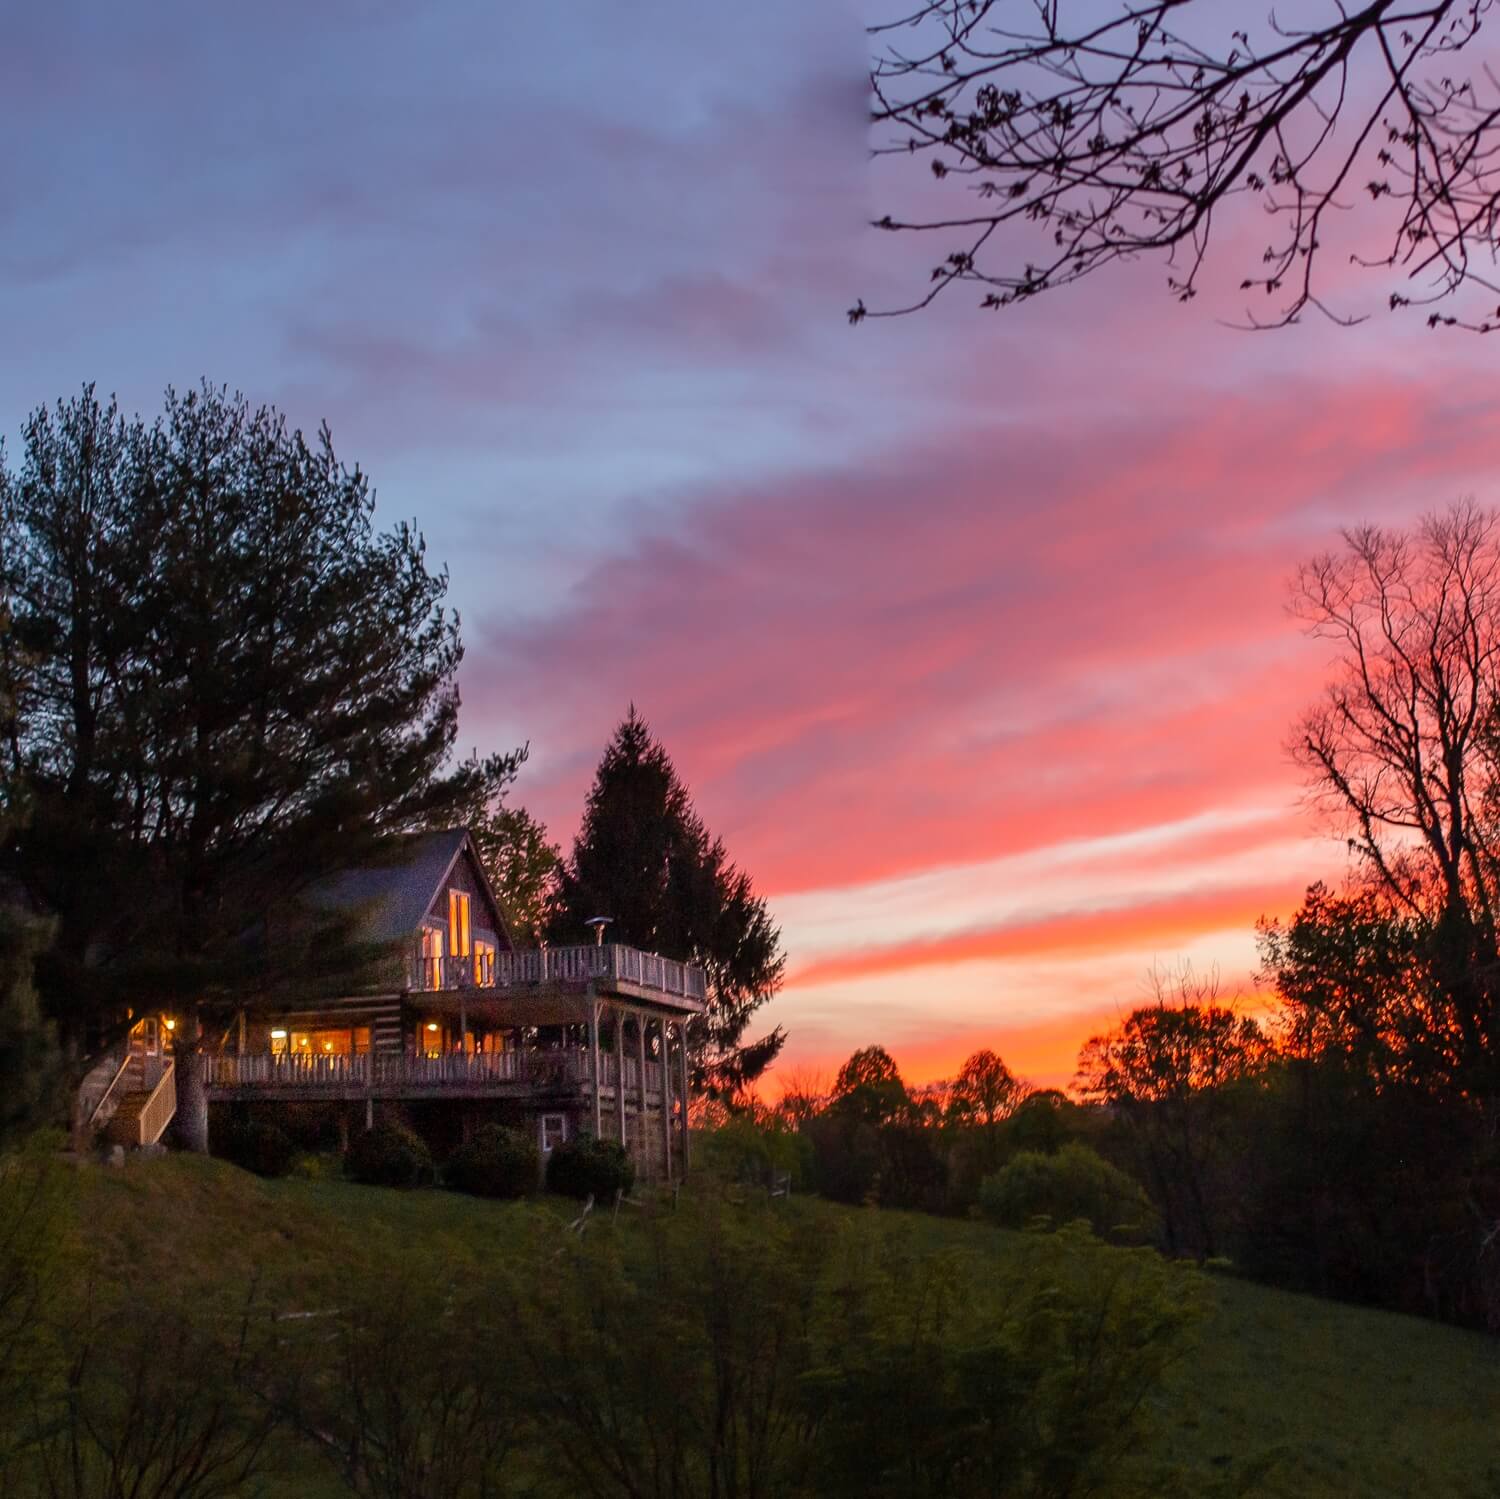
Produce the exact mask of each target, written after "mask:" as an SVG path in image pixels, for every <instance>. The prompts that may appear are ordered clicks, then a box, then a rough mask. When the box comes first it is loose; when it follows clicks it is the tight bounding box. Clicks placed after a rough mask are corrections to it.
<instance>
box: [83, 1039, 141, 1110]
mask: <svg viewBox="0 0 1500 1499" xmlns="http://www.w3.org/2000/svg"><path fill="white" fill-rule="evenodd" d="M134 1060H135V1054H134V1053H133V1052H132V1051H131V1050H130V1048H129V1047H126V1049H125V1055H124V1058H123V1059H122V1060H121V1062H120V1065H119V1066H118V1067H117V1068H116V1069H115V1075H114V1077H113V1078H112V1079H111V1080H110V1084H109V1087H107V1088H106V1089H105V1090H104V1096H103V1097H102V1098H101V1099H100V1100H99V1102H98V1103H96V1104H95V1105H94V1112H93V1113H92V1114H90V1115H89V1128H90V1129H91V1130H94V1129H99V1128H100V1127H101V1126H102V1125H104V1124H107V1123H108V1122H109V1115H110V1114H112V1113H113V1112H114V1109H110V1110H109V1113H106V1112H105V1105H106V1104H108V1103H109V1101H110V1099H111V1098H113V1097H114V1094H115V1089H116V1088H118V1087H119V1086H120V1080H121V1079H122V1078H123V1077H124V1076H125V1074H126V1073H127V1072H128V1071H129V1070H130V1064H131V1063H132V1062H133V1061H134ZM116 1107H118V1102H117V1103H116Z"/></svg>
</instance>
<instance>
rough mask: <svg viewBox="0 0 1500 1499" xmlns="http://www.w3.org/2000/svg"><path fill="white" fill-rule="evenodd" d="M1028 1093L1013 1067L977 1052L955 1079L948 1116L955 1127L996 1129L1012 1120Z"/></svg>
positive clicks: (989, 1054) (985, 1050)
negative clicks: (1005, 1120)
mask: <svg viewBox="0 0 1500 1499" xmlns="http://www.w3.org/2000/svg"><path fill="white" fill-rule="evenodd" d="M1024 1092H1025V1090H1024V1089H1023V1088H1022V1086H1021V1084H1020V1083H1019V1082H1017V1081H1016V1078H1015V1075H1014V1074H1013V1073H1012V1072H1011V1070H1010V1068H1009V1067H1007V1066H1006V1065H1005V1063H1004V1062H1003V1061H1001V1059H1000V1058H999V1057H998V1056H996V1055H995V1053H994V1052H993V1051H990V1050H989V1049H988V1048H986V1049H984V1050H982V1051H976V1052H975V1053H974V1055H973V1056H971V1057H970V1058H969V1059H968V1060H967V1061H966V1062H965V1063H964V1065H963V1067H962V1068H961V1069H960V1070H959V1074H958V1076H957V1078H955V1079H954V1082H953V1087H952V1089H951V1090H950V1092H949V1094H948V1108H947V1117H948V1119H949V1120H950V1121H952V1122H953V1123H955V1124H964V1125H980V1126H983V1127H984V1128H986V1129H989V1128H993V1127H994V1126H995V1125H996V1124H998V1123H999V1122H1000V1121H1001V1120H1002V1119H1007V1118H1009V1117H1010V1115H1011V1114H1012V1113H1013V1112H1014V1111H1015V1108H1016V1105H1017V1104H1018V1103H1019V1102H1020V1101H1021V1098H1022V1096H1023V1094H1024Z"/></svg>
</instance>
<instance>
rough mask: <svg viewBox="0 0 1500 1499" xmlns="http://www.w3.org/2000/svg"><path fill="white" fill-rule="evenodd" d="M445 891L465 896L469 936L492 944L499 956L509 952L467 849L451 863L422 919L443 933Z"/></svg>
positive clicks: (446, 918)
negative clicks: (466, 898)
mask: <svg viewBox="0 0 1500 1499" xmlns="http://www.w3.org/2000/svg"><path fill="white" fill-rule="evenodd" d="M449 890H464V891H467V892H468V895H469V903H470V904H469V923H470V934H471V936H474V937H483V938H484V939H485V940H486V941H489V942H493V943H494V944H495V947H496V949H497V951H499V952H509V951H510V943H509V942H508V941H507V940H506V938H505V932H504V930H503V923H502V922H501V920H500V913H499V912H498V911H497V910H496V909H495V907H494V905H493V904H492V903H491V901H490V898H489V896H488V895H487V894H486V893H485V888H484V881H483V880H482V879H481V878H480V875H479V872H478V870H476V869H475V867H474V860H473V857H472V856H471V855H470V853H469V850H468V849H467V848H465V849H464V851H463V852H462V853H461V854H459V856H458V858H457V859H456V860H455V861H454V864H453V868H452V870H451V871H450V872H449V874H448V878H447V879H446V880H445V881H444V882H443V888H442V889H441V890H439V891H438V892H437V894H436V895H434V896H433V898H432V904H431V905H430V906H428V908H427V914H426V916H425V917H424V920H425V921H430V922H433V923H434V924H435V925H439V926H441V927H442V928H443V930H444V931H445V932H446V931H447V930H448V892H449Z"/></svg>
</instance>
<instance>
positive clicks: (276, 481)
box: [0, 385, 515, 1148]
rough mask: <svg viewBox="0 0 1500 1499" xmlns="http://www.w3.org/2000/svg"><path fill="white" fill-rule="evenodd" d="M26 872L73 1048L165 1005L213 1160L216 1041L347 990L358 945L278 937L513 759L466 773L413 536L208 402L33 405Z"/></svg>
mask: <svg viewBox="0 0 1500 1499" xmlns="http://www.w3.org/2000/svg"><path fill="white" fill-rule="evenodd" d="M0 482H3V489H4V495H5V504H4V507H3V515H4V535H3V537H0V543H3V544H0V556H3V557H4V559H5V572H4V576H3V585H4V590H5V592H4V598H5V603H6V607H7V610H8V612H9V614H10V616H11V618H12V620H13V629H12V631H11V632H10V634H9V635H8V636H7V637H5V639H4V641H0V646H3V647H4V648H5V650H4V655H3V660H0V664H3V667H4V670H5V688H6V696H7V697H8V699H9V701H10V704H11V708H10V711H9V712H8V713H7V715H6V721H5V723H4V724H3V725H0V730H3V733H0V741H3V744H4V747H5V752H6V756H7V764H6V771H7V775H8V776H9V777H10V778H11V779H12V780H13V781H15V782H16V783H18V784H19V785H21V786H23V787H24V789H25V792H26V795H27V797H28V799H29V802H30V817H29V821H28V823H27V825H26V826H25V827H24V828H23V829H22V830H21V832H20V833H19V834H18V836H17V837H16V838H15V839H14V840H13V842H12V844H11V846H10V849H9V850H8V852H7V854H6V859H7V862H8V864H9V866H10V867H11V869H12V870H13V871H14V872H15V873H16V874H17V875H19V876H20V877H21V878H22V879H23V880H24V882H25V883H26V885H27V887H28V888H29V890H30V892H31V893H32V895H33V896H34V897H35V898H37V899H38V900H39V901H40V902H41V903H42V904H44V905H45V906H46V907H48V908H49V909H51V910H52V911H54V912H55V913H56V915H57V918H58V940H57V942H56V944H55V945H54V947H53V949H52V951H51V954H50V955H49V959H48V960H47V961H45V962H44V963H42V964H41V965H40V966H39V970H38V980H39V983H40V986H41V989H42V993H43V998H44V1001H45V1002H46V1004H47V1006H48V1008H49V1009H50V1011H51V1012H52V1013H53V1014H54V1015H55V1016H56V1017H57V1018H58V1019H59V1021H60V1022H61V1023H62V1024H63V1025H64V1026H65V1027H67V1028H68V1029H69V1030H70V1031H71V1032H72V1033H73V1034H74V1035H75V1036H78V1035H85V1034H87V1033H88V1032H90V1031H91V1030H93V1031H97V1030H99V1029H101V1028H103V1029H107V1028H108V1027H109V1026H111V1025H118V1024H120V1023H122V1021H123V1019H124V1017H125V1016H126V1015H127V1014H128V1011H129V1009H130V1008H131V1007H132V1006H134V1007H136V1008H144V1007H146V1006H147V1005H162V1006H164V1007H170V1008H172V1009H175V1010H177V1011H178V1012H179V1014H180V1015H181V1016H182V1017H183V1021H182V1023H180V1024H179V1027H178V1032H177V1034H178V1037H179V1040H178V1052H179V1085H178V1093H179V1100H180V1105H179V1109H180V1118H181V1120H182V1125H183V1129H184V1133H185V1135H186V1137H187V1138H188V1140H189V1142H190V1143H192V1144H194V1145H196V1146H198V1147H199V1148H201V1147H202V1146H203V1145H204V1144H205V1143H206V1109H205V1107H204V1104H203V1095H202V1089H201V1074H200V1068H199V1065H198V1056H199V1036H200V1034H201V1026H202V1023H204V1022H207V1021H212V1020H214V1019H216V1018H219V1017H222V1016H224V1015H225V1014H226V1012H227V1011H228V1010H230V1009H231V1008H232V1007H233V1006H235V1005H237V1004H239V1003H242V1002H244V1001H245V1000H246V999H247V998H248V997H251V996H254V995H258V994H265V993H267V992H268V991H271V990H273V989H277V988H285V987H288V986H290V987H294V988H295V987H299V986H307V985H310V984H313V983H315V982H322V983H328V982H333V981H336V980H337V979H338V978H339V977H341V976H342V977H344V978H347V976H348V974H347V965H348V964H349V963H350V962H352V961H353V959H354V957H355V953H354V951H353V949H352V948H349V947H347V946H344V945H343V944H341V943H340V942H338V941H337V940H336V934H334V933H330V932H326V931H319V930H317V929H316V927H315V926H313V925H312V924H310V922H308V921H295V920H289V921H287V922H284V923H278V926H277V930H276V933H275V937H274V940H267V934H266V929H265V927H264V925H263V924H262V923H261V922H260V921H259V918H260V917H261V916H262V915H263V914H264V913H266V912H268V911H271V910H273V909H281V908H285V907H287V906H288V904H289V903H295V898H296V896H297V895H298V893H299V892H302V891H305V890H306V889H307V888H308V887H309V886H310V885H311V884H312V883H313V882H315V881H316V880H317V879H318V878H319V877H321V876H323V875H325V874H327V873H328V872H330V871H332V870H334V869H337V868H339V867H343V866H345V865H347V864H348V863H349V862H351V861H353V860H357V859H359V858H361V857H364V856H367V855H368V853H369V852H370V850H371V849H372V848H373V846H374V845H375V843H376V841H377V840H378V839H379V838H380V836H381V835H382V834H384V833H386V832H390V831H396V830H401V829H405V828H410V827H415V826H420V825H423V824H427V823H430V822H432V821H437V820H441V819H442V817H443V813H444V809H445V808H447V807H449V806H452V805H459V804H462V803H464V802H466V801H467V800H472V798H473V797H474V796H475V795H476V794H479V789H480V788H483V787H484V786H486V785H499V784H501V783H503V781H504V780H505V779H506V778H507V777H508V775H509V774H510V773H511V772H512V771H513V769H514V764H515V757H514V756H511V757H493V758H491V759H487V760H479V759H477V758H471V759H469V760H467V761H463V762H456V761H455V759H454V756H453V743H454V735H455V732H456V728H457V715H458V705H459V699H458V690H457V686H456V682H455V673H456V670H457V667H458V664H459V660H460V658H461V654H462V649H461V645H460V642H459V635H458V621H457V618H456V616H454V615H453V614H452V613H451V612H450V611H448V610H447V609H445V608H444V607H443V603H442V600H443V596H444V593H445V590H446V583H447V579H446V575H445V574H444V573H442V572H433V571H431V570H429V568H428V565H427V559H426V554H425V548H424V544H423V541H422V538H421V537H420V535H418V534H417V533H416V532H415V531H414V529H413V528H412V527H411V526H409V525H406V524H398V525H397V526H395V527H394V528H392V529H391V530H388V531H378V530H377V529H376V527H375V522H374V495H373V492H372V490H371V488H370V486H369V483H368V480H367V479H366V478H365V476H364V474H363V473H361V472H360V470H359V469H357V468H355V469H349V468H347V467H345V466H344V465H343V464H341V463H340V462H339V460H338V459H337V457H336V456H335V454H334V450H333V444H332V441H331V439H330V436H329V433H328V431H327V429H326V428H325V429H323V430H322V431H321V432H319V433H318V434H317V435H316V436H315V437H313V438H311V439H308V438H306V437H304V436H303V434H302V433H301V432H298V431H293V430H290V429H289V428H288V426H287V424H286V422H285V420H284V418H282V417H281V416H280V415H279V414H278V413H276V412H275V411H274V410H272V409H269V408H265V407H259V408H257V407H253V406H251V405H250V404H249V403H248V402H247V401H246V400H245V399H244V398H243V397H240V396H238V395H230V394H228V393H227V392H226V391H224V390H219V389H213V388H210V387H208V386H206V385H205V386H204V387H202V388H201V389H198V390H194V391H191V392H189V393H187V394H185V395H179V394H177V393H175V392H170V391H169V392H168V394H167V397H166V403H165V408H164V410H163V412H162V414H161V415H160V416H159V417H157V418H156V419H155V420H153V421H151V422H145V421H142V420H140V419H135V420H126V419H125V418H124V417H123V416H122V415H121V414H120V412H119V411H118V409H117V408H116V406H115V405H114V403H113V402H110V403H103V402H101V401H100V400H99V399H98V398H97V396H96V395H95V393H94V390H93V389H92V387H87V388H85V389H84V391H83V392H82V394H81V395H79V396H78V397H76V398H74V399H72V400H70V401H65V402H60V403H58V405H57V406H56V407H55V408H54V409H51V410H48V409H45V408H44V409H41V410H39V411H37V412H36V413H35V414H34V415H33V416H32V418H31V419H30V421H29V422H28V423H27V426H26V428H25V432H24V438H23V444H22V448H21V453H20V462H19V464H18V465H17V467H16V468H15V470H14V471H13V472H6V473H5V474H4V476H3V480H0Z"/></svg>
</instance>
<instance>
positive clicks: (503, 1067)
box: [208, 1048, 588, 1090]
mask: <svg viewBox="0 0 1500 1499" xmlns="http://www.w3.org/2000/svg"><path fill="white" fill-rule="evenodd" d="M587 1076H588V1053H587V1052H586V1051H583V1050H581V1049H578V1048H569V1049H567V1050H555V1051H502V1052H479V1053H474V1054H468V1055H466V1054H465V1053H463V1052H444V1053H442V1054H441V1055H438V1056H407V1055H403V1054H402V1053H400V1052H389V1053H387V1052H378V1051H377V1052H362V1053H357V1054H354V1055H343V1056H340V1055H329V1054H326V1053H325V1054H319V1055H312V1056H286V1055H273V1054H271V1053H267V1052H263V1053H259V1054H255V1055H250V1056H241V1057H235V1056H218V1057H210V1058H209V1059H208V1078H209V1086H210V1087H221V1088H234V1087H259V1088H309V1089H320V1088H326V1089H330V1090H337V1089H341V1088H369V1087H377V1088H378V1087H401V1086H408V1087H420V1088H426V1087H444V1086H465V1085H468V1086H473V1085H476V1084H478V1085H482V1084H485V1083H533V1084H536V1085H538V1086H545V1085H547V1084H558V1085H562V1084H568V1083H574V1082H579V1081H582V1080H583V1079H584V1078H586V1077H587Z"/></svg>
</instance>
